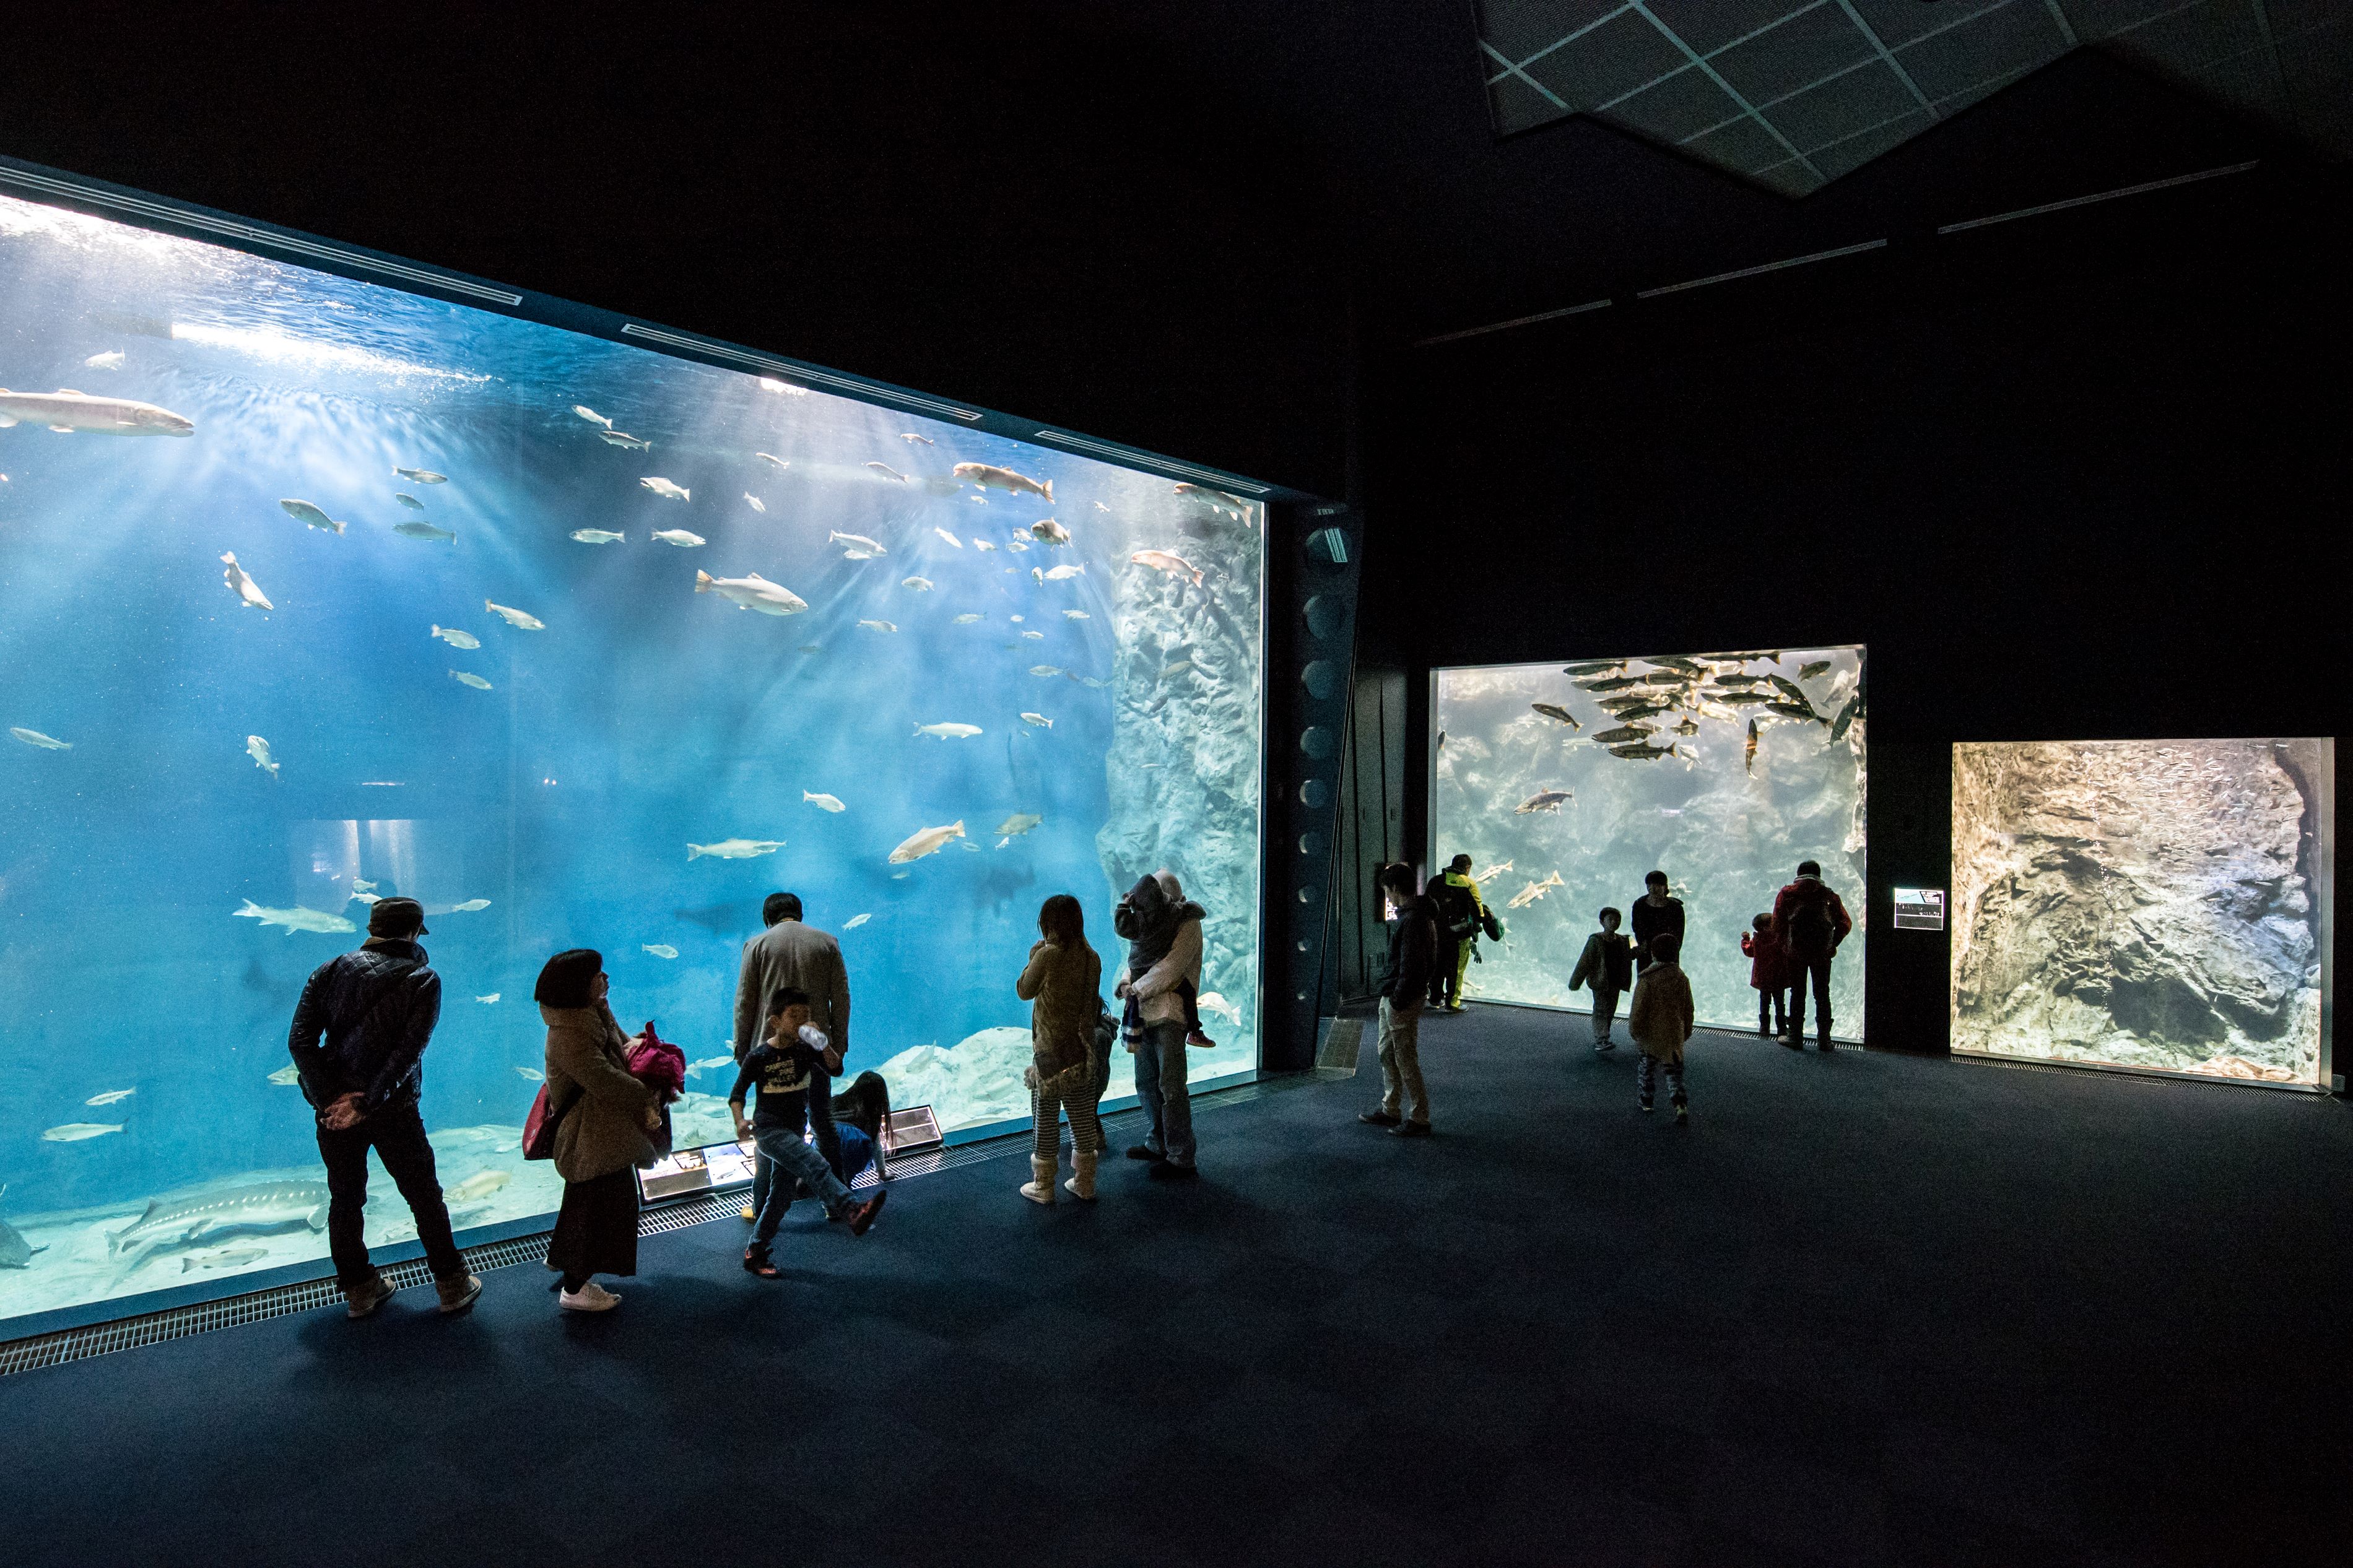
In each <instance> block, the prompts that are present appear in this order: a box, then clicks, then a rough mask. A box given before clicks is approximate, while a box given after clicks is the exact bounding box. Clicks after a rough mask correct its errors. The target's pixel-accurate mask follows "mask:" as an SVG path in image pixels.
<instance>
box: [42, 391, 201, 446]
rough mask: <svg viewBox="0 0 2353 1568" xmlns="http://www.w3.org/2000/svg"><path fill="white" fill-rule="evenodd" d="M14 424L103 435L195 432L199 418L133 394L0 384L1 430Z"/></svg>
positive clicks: (189, 433)
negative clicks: (25, 389)
mask: <svg viewBox="0 0 2353 1568" xmlns="http://www.w3.org/2000/svg"><path fill="white" fill-rule="evenodd" d="M12 425H45V426H48V428H50V429H52V430H55V431H57V432H58V434H59V435H66V436H70V435H73V434H75V433H76V432H78V431H88V432H90V433H91V434H95V435H104V436H193V435H195V433H196V422H195V420H193V419H190V418H189V417H187V416H185V415H183V414H174V413H173V412H172V411H171V410H170V409H168V408H158V407H156V406H155V405H153V404H152V403H141V402H139V401H138V400H137V399H135V398H130V397H93V396H92V395H90V394H89V393H87V392H76V391H75V390H73V389H72V388H71V387H60V388H58V390H57V391H55V392H11V391H9V390H8V389H7V388H6V387H5V386H0V430H5V429H6V428H7V427H9V426H12Z"/></svg>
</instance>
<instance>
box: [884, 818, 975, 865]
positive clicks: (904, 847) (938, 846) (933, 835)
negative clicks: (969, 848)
mask: <svg viewBox="0 0 2353 1568" xmlns="http://www.w3.org/2000/svg"><path fill="white" fill-rule="evenodd" d="M962 837H964V823H963V821H962V819H958V820H957V821H955V822H951V823H949V824H948V825H947V826H944V827H919V828H917V829H915V831H914V832H913V833H910V834H909V835H907V837H905V838H904V839H902V841H901V842H900V845H899V847H897V848H896V849H893V850H892V851H891V854H890V858H889V864H891V865H893V866H903V865H905V864H906V863H907V862H908V861H910V860H920V859H922V858H923V857H924V856H926V855H936V854H938V853H939V852H940V851H941V850H943V849H944V848H946V847H947V845H948V840H950V839H952V838H962Z"/></svg>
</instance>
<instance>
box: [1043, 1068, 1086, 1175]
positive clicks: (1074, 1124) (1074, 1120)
mask: <svg viewBox="0 0 2353 1568" xmlns="http://www.w3.org/2000/svg"><path fill="white" fill-rule="evenodd" d="M1101 1099H1103V1078H1102V1075H1100V1074H1097V1075H1095V1076H1093V1077H1092V1078H1090V1079H1088V1080H1087V1084H1086V1087H1085V1088H1084V1089H1080V1090H1078V1091H1076V1092H1075V1093H1072V1094H1071V1095H1069V1096H1068V1097H1067V1098H1065V1097H1064V1096H1062V1095H1059V1094H1056V1093H1054V1092H1053V1091H1052V1090H1050V1089H1044V1088H1039V1089H1031V1090H1030V1091H1029V1121H1030V1125H1031V1127H1032V1128H1033V1129H1034V1130H1035V1141H1034V1142H1033V1143H1032V1145H1031V1147H1032V1149H1033V1150H1034V1151H1035V1152H1036V1153H1037V1156H1038V1158H1039V1159H1040V1160H1055V1159H1060V1157H1061V1152H1062V1113H1063V1112H1065V1111H1068V1112H1069V1113H1070V1118H1071V1148H1073V1149H1075V1150H1077V1151H1078V1152H1081V1153H1087V1152H1092V1151H1098V1150H1100V1149H1102V1148H1103V1123H1102V1122H1101V1121H1098V1120H1097V1119H1096V1117H1095V1102H1096V1101H1098V1100H1101Z"/></svg>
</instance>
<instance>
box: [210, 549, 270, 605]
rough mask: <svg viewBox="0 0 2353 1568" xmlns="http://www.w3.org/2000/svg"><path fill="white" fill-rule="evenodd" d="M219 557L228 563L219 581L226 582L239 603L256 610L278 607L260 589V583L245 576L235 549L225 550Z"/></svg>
mask: <svg viewBox="0 0 2353 1568" xmlns="http://www.w3.org/2000/svg"><path fill="white" fill-rule="evenodd" d="M221 559H222V560H223V561H226V562H227V563H228V570H227V571H226V572H224V573H222V574H221V581H222V582H224V583H226V584H228V591H229V592H230V593H232V594H235V595H237V599H238V601H239V602H240V603H242V604H244V605H248V607H250V608H253V609H257V610H274V609H276V608H277V607H278V606H277V605H273V604H271V603H270V602H269V595H266V594H264V593H263V592H262V591H261V584H259V583H257V582H255V581H254V580H253V579H252V578H251V577H248V576H247V575H246V572H245V568H244V567H242V566H240V565H238V564H237V552H236V551H234V550H232V551H229V552H226V553H225V554H223V555H222V556H221Z"/></svg>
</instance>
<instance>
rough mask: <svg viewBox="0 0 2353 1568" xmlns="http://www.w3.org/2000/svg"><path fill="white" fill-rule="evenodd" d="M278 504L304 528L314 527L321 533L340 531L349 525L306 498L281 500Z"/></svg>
mask: <svg viewBox="0 0 2353 1568" xmlns="http://www.w3.org/2000/svg"><path fill="white" fill-rule="evenodd" d="M278 504H279V506H280V509H282V510H284V511H285V513H286V515H287V516H289V517H290V518H292V519H293V520H294V521H297V522H299V523H301V524H302V526H304V527H305V528H315V529H317V530H318V531H320V532H321V533H341V532H343V530H344V529H346V528H348V527H350V526H351V525H350V524H349V523H343V522H338V521H335V520H334V519H333V518H332V517H329V516H328V515H327V513H326V510H325V509H323V508H322V507H319V506H316V505H314V504H313V503H311V502H310V501H306V500H282V501H280V502H279V503H278Z"/></svg>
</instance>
